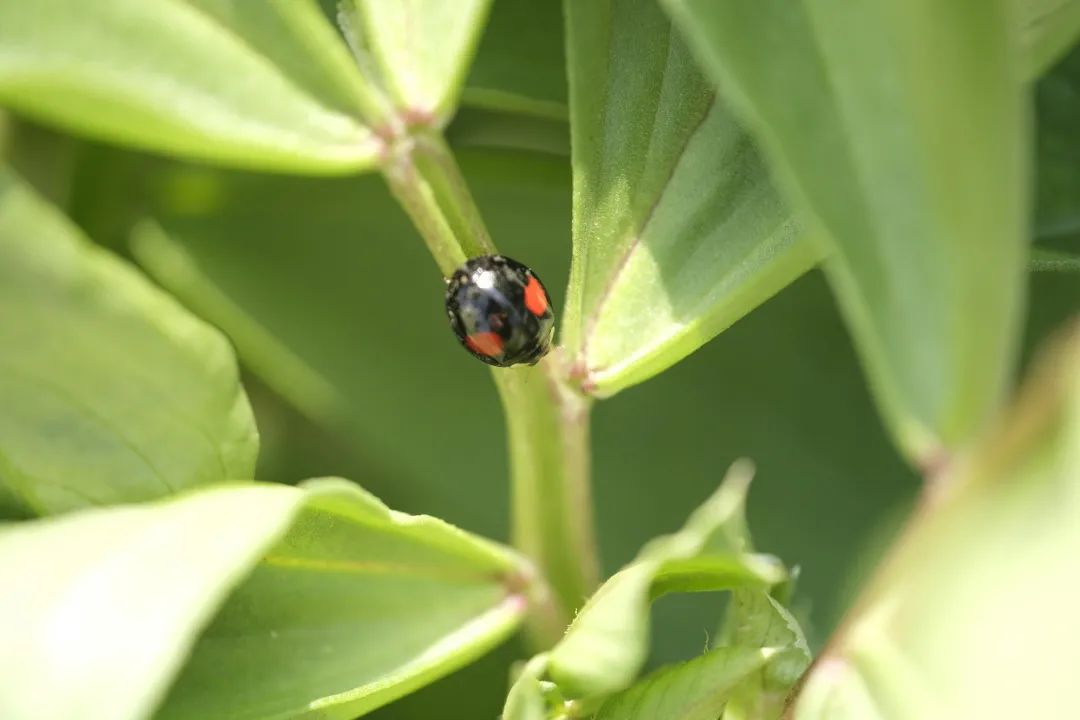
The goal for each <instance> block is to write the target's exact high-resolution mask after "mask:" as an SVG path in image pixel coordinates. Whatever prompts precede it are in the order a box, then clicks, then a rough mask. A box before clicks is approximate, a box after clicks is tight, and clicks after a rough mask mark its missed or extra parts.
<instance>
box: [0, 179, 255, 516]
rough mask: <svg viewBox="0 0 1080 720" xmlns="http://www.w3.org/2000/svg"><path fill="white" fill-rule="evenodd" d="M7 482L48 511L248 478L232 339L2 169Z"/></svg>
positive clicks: (2, 416)
mask: <svg viewBox="0 0 1080 720" xmlns="http://www.w3.org/2000/svg"><path fill="white" fill-rule="evenodd" d="M0 397H2V398H3V402H2V403H0V485H4V486H6V488H7V491H8V493H10V494H13V495H15V496H17V497H18V498H19V500H20V502H21V504H22V505H24V506H25V507H26V508H27V509H29V510H32V511H33V512H35V513H38V514H48V513H55V512H62V511H65V510H70V509H73V508H77V507H82V506H86V505H107V504H112V503H119V502H131V501H137V500H147V499H151V498H156V497H160V496H162V495H168V494H171V493H174V492H176V491H178V490H182V489H184V488H188V487H191V486H195V485H202V484H205V483H212V482H220V481H222V480H229V479H243V478H250V477H251V476H252V474H253V472H254V465H255V455H256V453H257V450H258V436H257V432H256V429H255V424H254V420H253V418H252V415H251V409H250V407H249V406H248V401H247V397H246V395H245V394H244V391H243V389H242V388H241V387H240V383H239V380H238V378H237V370H236V361H235V358H234V356H233V352H232V349H231V348H230V346H229V344H228V343H227V342H226V341H225V339H224V338H223V337H222V336H221V335H220V334H219V333H218V332H216V331H215V330H213V329H212V328H210V327H209V326H207V325H205V324H204V323H203V322H202V321H200V320H198V319H196V318H194V317H192V316H191V315H190V314H189V313H188V312H187V311H186V310H184V309H183V308H181V307H180V306H179V305H177V304H176V303H175V302H174V301H173V300H172V299H171V298H170V297H168V296H167V295H165V294H164V293H162V292H161V291H159V290H158V289H157V288H155V287H154V286H152V285H151V284H150V283H149V282H147V281H146V280H145V279H144V278H143V277H142V276H141V275H140V274H139V273H137V272H136V271H134V270H133V269H132V268H131V267H129V266H128V265H127V264H126V263H124V262H122V261H120V260H118V259H116V258H114V257H112V256H111V255H110V254H109V253H107V252H105V251H104V250H101V249H100V248H97V247H95V246H93V245H91V244H90V243H89V242H88V241H87V240H85V239H84V238H83V237H82V236H81V234H80V233H79V231H78V230H77V229H76V228H74V227H73V226H72V225H71V224H70V223H69V222H68V221H67V220H66V219H65V218H63V217H62V216H61V215H60V214H59V213H58V212H57V211H56V210H55V209H54V208H52V207H50V206H49V205H47V204H46V203H45V202H44V201H43V200H41V199H40V198H38V197H37V196H36V195H35V194H34V193H32V192H31V191H30V190H29V189H28V188H27V187H26V186H25V185H24V184H23V183H22V182H21V181H20V180H18V179H17V178H16V177H15V176H14V175H13V174H11V173H9V172H7V171H3V170H2V169H0Z"/></svg>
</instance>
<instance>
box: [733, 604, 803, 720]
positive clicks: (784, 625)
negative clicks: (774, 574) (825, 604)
mask: <svg viewBox="0 0 1080 720" xmlns="http://www.w3.org/2000/svg"><path fill="white" fill-rule="evenodd" d="M727 621H728V627H727V632H726V633H725V634H726V637H725V638H723V639H722V640H721V644H722V645H727V646H732V647H738V648H762V649H764V648H772V649H773V653H772V654H771V655H770V656H769V658H768V660H767V662H765V663H763V664H762V666H761V667H758V668H755V669H754V671H753V672H751V673H749V674H748V675H747V676H746V677H745V678H743V679H742V680H740V682H739V683H738V684H737V686H736V687H734V688H733V689H732V691H731V697H730V698H729V700H728V705H727V707H726V708H725V710H724V720H743V719H744V718H752V719H753V720H779V718H780V716H781V715H782V713H783V711H784V709H785V707H786V706H787V701H788V695H789V694H790V692H791V690H792V688H793V687H794V686H795V683H796V682H797V681H798V680H799V678H800V677H802V674H803V673H804V672H805V671H806V668H807V667H809V665H810V660H811V659H812V658H811V655H810V648H809V647H808V646H807V644H806V638H805V637H803V633H802V629H801V628H799V624H798V623H797V622H796V621H795V618H794V617H792V615H791V613H790V612H788V610H787V609H786V608H785V607H784V606H783V605H781V604H780V603H779V602H777V601H776V600H775V599H774V598H773V597H772V596H771V595H769V593H767V592H763V591H761V590H749V589H744V588H739V589H736V590H733V591H732V593H731V603H730V604H729V606H728V618H727Z"/></svg>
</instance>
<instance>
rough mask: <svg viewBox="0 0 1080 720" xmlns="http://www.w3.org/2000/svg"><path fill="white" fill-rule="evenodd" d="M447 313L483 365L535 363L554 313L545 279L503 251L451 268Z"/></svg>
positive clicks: (548, 338)
mask: <svg viewBox="0 0 1080 720" xmlns="http://www.w3.org/2000/svg"><path fill="white" fill-rule="evenodd" d="M446 314H447V315H448V316H449V317H450V327H451V329H453V331H454V334H455V335H457V337H458V340H460V341H461V344H462V345H463V346H464V347H465V349H466V350H468V351H469V352H470V353H472V354H473V355H474V356H475V357H476V358H477V359H479V360H481V361H483V362H485V363H487V364H488V365H494V366H496V367H510V366H511V365H517V364H519V363H528V364H529V365H535V364H536V363H537V362H538V361H539V360H540V358H542V357H544V355H546V354H547V352H548V350H549V349H550V348H551V335H552V332H553V331H554V329H555V316H554V313H553V312H552V310H551V301H550V300H548V294H547V290H545V289H544V284H543V283H542V282H540V278H538V277H537V276H536V273H534V272H533V271H532V270H530V269H529V268H528V267H526V266H525V265H522V264H521V263H519V262H518V261H517V260H511V259H510V258H508V257H505V256H503V255H481V256H480V257H474V258H471V259H470V260H468V261H466V262H465V264H464V265H462V266H461V267H460V268H458V269H457V270H455V271H454V274H453V275H451V276H450V279H449V280H448V281H447V287H446Z"/></svg>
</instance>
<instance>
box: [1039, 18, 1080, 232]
mask: <svg viewBox="0 0 1080 720" xmlns="http://www.w3.org/2000/svg"><path fill="white" fill-rule="evenodd" d="M1078 5H1080V3H1078ZM1035 114H1036V119H1037V122H1038V125H1037V128H1036V130H1037V131H1036V135H1035V141H1036V146H1035V147H1036V160H1037V170H1038V175H1037V177H1036V183H1035V189H1036V201H1037V202H1036V215H1035V232H1036V234H1037V235H1038V236H1039V237H1040V238H1048V237H1058V236H1065V235H1069V234H1071V233H1076V232H1080V130H1078V128H1080V48H1077V49H1076V50H1073V52H1071V53H1070V54H1069V55H1068V56H1067V57H1066V58H1065V59H1064V60H1063V61H1062V62H1061V63H1060V64H1059V65H1058V66H1057V67H1055V68H1054V69H1053V70H1052V71H1051V72H1050V73H1049V74H1047V75H1046V76H1045V77H1043V78H1042V79H1041V80H1040V81H1039V83H1038V84H1037V85H1036V86H1035Z"/></svg>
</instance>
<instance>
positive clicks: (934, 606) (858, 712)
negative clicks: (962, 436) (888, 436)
mask: <svg viewBox="0 0 1080 720" xmlns="http://www.w3.org/2000/svg"><path fill="white" fill-rule="evenodd" d="M937 483H938V484H937V486H936V487H935V488H934V492H933V493H932V494H930V495H929V496H928V497H927V498H926V502H924V503H923V504H922V506H921V508H920V510H919V511H918V514H917V515H916V516H915V517H914V518H913V520H912V521H911V526H910V527H909V528H908V530H907V532H906V533H905V534H904V539H903V541H902V543H901V544H900V545H899V546H898V547H897V548H896V549H895V550H894V552H893V555H892V557H891V558H890V559H889V561H888V562H887V564H886V565H885V566H884V568H883V570H882V571H881V573H880V575H879V577H877V578H876V579H875V581H874V582H873V583H872V584H871V585H870V586H869V588H868V590H867V592H866V595H865V596H864V597H863V598H862V599H861V601H860V602H859V603H858V605H857V606H856V607H857V608H858V610H857V612H856V613H855V614H854V615H853V616H852V617H850V618H849V619H848V621H847V622H846V623H845V624H844V625H843V626H842V627H843V630H842V634H841V635H840V636H839V637H837V638H835V639H834V640H833V642H832V643H830V646H829V647H830V649H829V652H828V655H827V656H826V657H825V658H823V659H822V661H821V662H820V663H819V664H818V665H817V666H815V669H814V670H813V672H812V673H811V675H810V677H809V679H808V681H807V685H806V688H805V690H804V692H803V695H802V697H801V699H800V700H799V702H798V705H797V708H796V712H795V715H794V717H795V718H797V720H817V719H818V718H828V719H829V720H843V719H844V718H859V720H874V718H883V719H884V718H889V720H907V719H908V718H910V719H911V720H915V719H916V718H918V720H938V719H939V718H941V719H944V718H980V719H982V720H998V719H1001V720H1005V719H1006V718H1017V717H1033V718H1034V717H1038V718H1042V717H1047V718H1048V717H1059V716H1060V715H1061V713H1062V711H1063V708H1068V707H1071V704H1072V702H1073V699H1074V698H1075V695H1076V692H1075V687H1076V674H1075V669H1076V668H1077V667H1078V666H1080V616H1078V615H1077V613H1076V608H1077V606H1078V605H1080V576H1078V574H1077V570H1076V564H1075V562H1074V559H1075V557H1076V554H1077V553H1078V552H1080V522H1078V518H1080V326H1077V325H1076V324H1075V323H1074V324H1073V325H1072V327H1071V328H1070V332H1069V334H1068V337H1067V341H1066V342H1063V343H1061V344H1060V345H1059V346H1058V347H1055V348H1054V350H1053V351H1052V352H1051V354H1050V355H1049V356H1048V358H1046V359H1044V361H1043V363H1042V364H1041V366H1039V367H1038V368H1037V369H1036V372H1035V373H1034V375H1033V378H1032V379H1031V381H1030V382H1029V383H1028V385H1027V386H1026V388H1025V390H1024V392H1023V393H1022V395H1021V397H1020V400H1019V402H1018V403H1017V404H1016V406H1015V407H1014V408H1013V409H1012V411H1011V412H1010V413H1009V414H1008V416H1007V417H1006V418H1004V420H1003V422H1002V425H1001V427H999V428H998V429H997V430H996V431H995V432H993V433H991V434H990V435H989V436H987V437H986V438H984V440H983V442H981V443H980V444H979V446H977V447H976V448H974V449H973V451H972V452H971V453H970V454H969V455H966V456H965V457H963V458H961V459H959V460H958V461H956V463H955V464H954V465H953V466H951V467H950V468H949V469H948V470H947V471H946V472H945V473H944V474H943V475H942V476H940V477H939V478H937ZM853 708H854V709H853Z"/></svg>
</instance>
